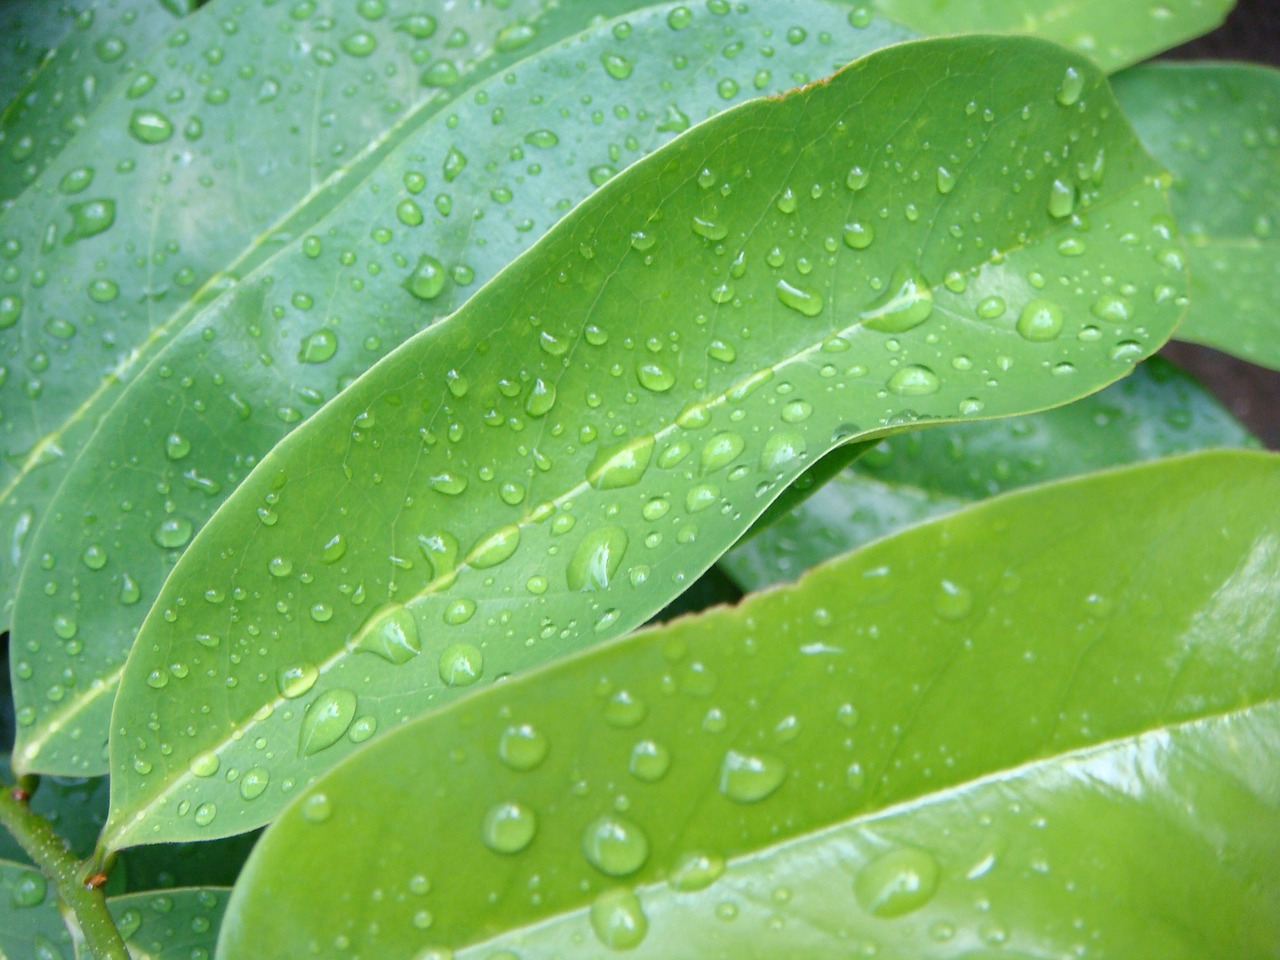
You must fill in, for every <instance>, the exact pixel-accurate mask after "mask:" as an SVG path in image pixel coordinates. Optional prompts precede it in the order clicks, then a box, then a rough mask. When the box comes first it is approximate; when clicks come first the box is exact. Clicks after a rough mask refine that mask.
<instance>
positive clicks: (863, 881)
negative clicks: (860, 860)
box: [853, 847, 938, 917]
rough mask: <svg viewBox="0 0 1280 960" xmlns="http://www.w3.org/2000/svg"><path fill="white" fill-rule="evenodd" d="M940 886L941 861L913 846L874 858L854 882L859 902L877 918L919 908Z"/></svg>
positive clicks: (899, 914)
mask: <svg viewBox="0 0 1280 960" xmlns="http://www.w3.org/2000/svg"><path fill="white" fill-rule="evenodd" d="M937 888H938V864H937V861H935V860H934V859H933V857H931V856H930V855H929V854H927V853H925V852H924V851H923V850H916V849H913V848H910V847H902V848H900V849H897V850H891V851H890V852H888V853H886V854H884V855H883V856H880V857H878V858H877V859H875V860H873V861H872V862H871V863H869V864H867V865H866V866H865V867H863V868H862V870H861V871H860V872H859V873H858V876H857V877H856V878H855V880H854V882H853V893H854V896H855V897H856V898H857V900H858V904H859V905H860V906H861V907H862V909H863V910H865V911H867V912H868V913H870V914H872V915H873V916H877V917H900V916H902V915H903V914H907V913H911V912H912V911H913V910H918V909H920V908H921V907H923V906H924V905H925V904H926V903H928V902H929V899H930V898H931V897H932V896H933V893H934V891H935V890H936V889H937Z"/></svg>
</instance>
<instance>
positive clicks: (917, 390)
mask: <svg viewBox="0 0 1280 960" xmlns="http://www.w3.org/2000/svg"><path fill="white" fill-rule="evenodd" d="M941 386H942V384H941V383H940V381H939V380H938V375H937V374H935V373H934V372H933V371H932V370H930V369H929V368H928V367H924V366H920V365H918V364H910V365H908V366H905V367H903V368H902V369H901V370H898V371H897V372H896V373H894V374H893V376H891V377H890V378H889V382H888V387H889V389H890V390H891V391H893V392H894V393H896V394H897V395H898V396H900V397H927V396H928V395H929V394H932V393H937V392H938V390H939V389H940V388H941Z"/></svg>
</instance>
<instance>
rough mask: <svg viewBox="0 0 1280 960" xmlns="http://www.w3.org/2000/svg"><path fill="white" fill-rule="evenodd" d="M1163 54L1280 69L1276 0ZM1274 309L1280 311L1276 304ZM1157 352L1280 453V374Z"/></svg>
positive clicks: (1242, 7)
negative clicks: (1191, 376) (1196, 380)
mask: <svg viewBox="0 0 1280 960" xmlns="http://www.w3.org/2000/svg"><path fill="white" fill-rule="evenodd" d="M1116 2H1118V3H1129V2H1132V0H1116ZM1164 56H1165V57H1166V58H1169V59H1177V60H1201V59H1204V58H1206V57H1210V58H1215V59H1219V60H1252V61H1253V62H1255V63H1265V64H1269V65H1270V66H1273V67H1280V0H1240V3H1239V4H1238V5H1237V7H1236V9H1235V10H1234V11H1233V12H1232V14H1231V16H1230V17H1228V18H1227V22H1226V23H1225V24H1223V25H1222V26H1221V27H1220V28H1219V29H1217V30H1215V31H1214V32H1213V33H1211V34H1209V35H1208V36H1205V37H1201V38H1200V39H1199V40H1193V41H1192V42H1191V43H1188V44H1185V45H1183V46H1181V47H1178V48H1177V49H1176V50H1171V51H1170V52H1169V53H1167V54H1165V55H1164ZM1276 269H1277V270H1280V264H1277V265H1276ZM1276 309H1277V310H1278V311H1280V304H1276ZM1161 353H1163V354H1164V356H1166V357H1168V358H1169V359H1170V360H1172V361H1173V362H1174V363H1176V364H1178V365H1179V366H1180V367H1182V368H1184V369H1186V370H1189V371H1191V373H1193V374H1195V375H1196V376H1197V377H1199V378H1200V379H1201V380H1203V381H1204V382H1205V383H1206V384H1207V385H1208V386H1209V387H1210V388H1211V389H1212V390H1213V391H1214V393H1216V394H1217V395H1218V396H1219V397H1221V398H1222V400H1223V402H1224V403H1226V405H1227V406H1228V407H1229V408H1230V409H1231V412H1232V413H1234V414H1235V415H1236V416H1237V417H1239V418H1240V419H1241V420H1243V421H1244V422H1245V423H1246V424H1247V425H1248V427H1249V429H1251V430H1252V431H1253V432H1254V433H1256V434H1257V435H1258V437H1259V438H1260V439H1261V440H1262V442H1263V443H1265V444H1266V445H1267V446H1268V447H1270V448H1272V449H1273V450H1277V449H1280V373H1276V372H1275V371H1273V370H1264V369H1263V368H1261V367H1255V366H1253V365H1252V364H1249V363H1245V362H1244V361H1243V360H1236V359H1235V358H1233V357H1228V356H1226V355H1225V354H1222V353H1218V352H1217V351H1216V350H1210V349H1209V348H1208V347H1200V346H1195V345H1194V344H1189V343H1173V344H1170V345H1169V346H1167V347H1165V348H1164V350H1162V351H1161Z"/></svg>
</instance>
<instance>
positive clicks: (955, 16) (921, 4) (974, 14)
mask: <svg viewBox="0 0 1280 960" xmlns="http://www.w3.org/2000/svg"><path fill="white" fill-rule="evenodd" d="M1234 6H1235V0H1124V2H1122V3H1115V2H1113V0H869V2H868V3H866V4H865V7H866V9H869V10H874V11H876V12H878V13H882V14H884V15H885V16H887V17H892V18H893V19H895V20H897V21H898V22H899V23H905V24H907V25H909V26H911V27H912V28H914V29H916V30H919V31H920V32H921V33H926V34H934V35H937V34H946V33H1022V34H1028V35H1030V36H1037V37H1043V38H1044V39H1046V40H1055V41H1057V42H1058V43H1061V44H1064V45H1066V46H1068V47H1071V48H1073V49H1075V50H1077V51H1078V52H1080V53H1083V54H1084V55H1085V56H1088V57H1092V58H1093V60H1094V61H1095V62H1096V63H1097V64H1098V65H1099V66H1101V67H1102V68H1103V69H1104V70H1107V71H1112V70H1118V69H1120V68H1121V67H1127V66H1129V65H1130V64H1133V63H1137V62H1138V61H1140V60H1145V59H1147V58H1148V57H1151V56H1154V55H1155V54H1157V53H1160V52H1161V51H1163V50H1168V49H1169V48H1171V47H1176V46H1177V45H1178V44H1180V43H1183V42H1184V41H1187V40H1190V39H1192V38H1193V37H1198V36H1200V35H1201V34H1204V33H1208V32H1209V31H1210V30H1212V29H1214V28H1215V27H1217V26H1218V25H1219V24H1221V23H1222V21H1223V20H1225V19H1226V16H1227V14H1228V13H1229V12H1230V11H1231V9H1232V8H1233V7H1234Z"/></svg>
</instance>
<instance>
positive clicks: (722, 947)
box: [218, 452, 1280, 960]
mask: <svg viewBox="0 0 1280 960" xmlns="http://www.w3.org/2000/svg"><path fill="white" fill-rule="evenodd" d="M1278 483H1280V457H1276V456H1272V455H1266V454H1260V453H1252V452H1250V453H1237V452H1231V453H1211V454H1201V455H1197V456H1192V457H1186V458H1180V459H1177V460H1167V461H1163V462H1160V463H1157V464H1153V465H1144V466H1141V467H1134V468H1129V469H1124V470H1117V471H1114V472H1111V473H1103V474H1092V475H1090V476H1087V477H1082V478H1078V479H1075V480H1069V481H1065V482H1061V483H1058V484H1054V485H1046V486H1041V487H1037V488H1034V489H1030V490H1026V491H1020V492H1018V493H1014V494H1010V495H1007V496H1004V497H1001V498H998V499H996V500H992V501H989V502H986V503H983V504H980V505H978V506H975V507H973V508H972V509H969V510H966V511H964V512H962V513H958V514H956V515H954V516H951V517H947V518H944V519H943V520H940V521H937V522H934V523H930V524H926V525H923V526H920V527H916V528H914V529H911V530H908V531H905V532H903V533H902V534H900V535H898V536H896V537H892V538H890V539H887V540H882V541H879V542H878V543H875V544H873V545H871V546H869V547H867V548H865V549H863V550H861V551H859V552H856V553H854V554H850V555H848V556H846V557H843V558H841V559H839V560H837V561H834V562H832V563H830V564H828V565H826V566H823V567H820V568H818V569H817V570H815V571H813V572H812V573H810V574H809V575H808V576H807V577H805V578H804V579H803V580H801V581H800V583H799V584H797V585H795V586H788V587H785V588H781V589H779V590H776V591H771V592H768V593H763V594H758V595H755V596H752V597H749V598H747V599H746V600H745V601H744V602H743V603H742V604H741V605H740V606H739V607H737V608H733V609H721V610H716V611H714V612H711V613H709V614H705V615H703V616H700V617H695V618H689V619H685V620H681V621H678V622H677V623H675V624H672V625H670V626H668V627H666V628H663V629H660V630H656V631H648V632H643V633H639V634H635V635H632V636H631V637H627V638H625V639H622V640H619V641H617V642H615V643H611V644H608V645H605V646H603V647H598V648H596V649H594V650H590V651H585V652H583V653H580V654H578V655H576V656H574V657H572V658H569V659H566V660H563V661H560V662H558V663H556V664H553V665H551V666H549V667H547V668H546V669H544V670H540V671H537V672H535V673H531V674H528V675H526V676H525V677H523V678H520V679H516V680H513V681H511V682H510V683H508V684H504V685H499V686H496V687H493V688H491V689H489V690H486V691H484V692H483V693H482V694H479V695H477V696H475V697H472V698H470V699H468V700H466V701H461V702H457V703H454V704H451V705H450V706H449V707H447V708H444V709H442V710H438V711H436V712H434V713H432V714H430V715H429V716H426V717H423V718H421V719H420V720H419V721H417V722H415V723H414V724H412V725H411V726H409V727H406V728H403V729H401V730H397V731H395V732H394V733H392V734H389V735H387V737H386V738H384V739H382V740H380V741H378V742H375V743H373V744H371V745H370V746H369V747H368V748H366V750H364V751H363V752H361V753H359V754H356V755H354V756H352V757H350V758H349V759H347V760H346V761H344V762H343V763H342V764H340V765H339V766H338V767H336V768H335V769H333V770H332V771H330V772H329V773H328V774H326V775H325V776H324V777H322V778H321V779H320V780H319V781H318V782H316V783H315V784H313V785H312V787H310V788H308V789H307V790H305V791H303V792H302V793H301V795H299V796H298V797H296V798H295V800H294V802H293V803H292V804H291V805H290V807H289V808H288V810H287V811H286V812H285V814H284V815H283V816H281V818H280V819H279V820H277V822H276V823H275V824H273V825H272V826H271V827H269V828H268V829H267V832H266V834H265V835H264V836H263V838H262V840H261V842H260V843H259V845H258V847H257V849H256V850H255V852H254V854H253V856H252V857H251V858H250V860H249V864H248V865H247V867H246V869H245V873H244V875H243V876H242V878H241V880H240V881H239V883H238V886H237V889H236V890H235V891H234V892H233V894H232V902H231V905H230V906H229V908H228V913H227V920H226V924H225V927H224V936H223V938H222V941H221V943H220V944H219V953H218V956H219V958H221V960H241V958H250V957H256V956H258V953H259V951H260V949H261V944H263V943H290V944H296V945H297V949H298V952H299V953H300V954H303V953H305V954H306V955H307V956H316V957H335V958H336V957H356V956H358V957H378V958H381V960H396V958H401V957H403V958H408V957H436V956H440V957H444V956H452V957H455V958H457V960H471V958H480V957H508V956H521V957H552V956H555V957H589V956H601V955H602V948H603V947H604V946H610V947H613V948H615V949H629V951H630V952H629V953H628V955H629V956H635V957H672V956H678V957H706V958H720V957H725V958H728V957H732V958H740V960H752V958H761V960H764V958H777V957H796V958H800V957H804V958H832V960H834V958H846V957H851V956H855V957H856V956H871V955H873V951H874V955H875V956H883V957H913V958H957V960H959V958H967V960H979V958H981V960H997V958H1001V957H1004V958H1010V957H1012V958H1016V960H1031V958H1045V960H1048V958H1057V957H1065V956H1075V955H1086V956H1091V957H1125V958H1128V960H1147V958H1151V960H1173V958H1177V960H1203V958H1206V957H1264V956H1273V955H1274V953H1275V950H1276V947H1277V946H1278V945H1280V776H1278V775H1277V770H1276V765H1275V763H1274V757H1275V753H1276V751H1277V749H1280V618H1278V617H1277V612H1276V607H1275V603H1274V585H1275V582H1276V578H1277V576H1280V548H1278V547H1277V545H1278V544H1280V503H1278V502H1277V500H1276V497H1275V490H1276V488H1277V484H1278ZM1047 519H1048V521H1049V522H1046V520H1047ZM373 797H376V798H377V803H376V804H371V803H370V798H373ZM333 864H341V869H340V870H332V869H330V866H331V865H333ZM460 864H465V865H466V866H465V869H460V868H459V865H460ZM431 947H436V948H438V949H439V952H438V953H433V952H431V949H430V948H431ZM448 949H452V950H453V951H454V952H453V953H448V952H447V950H448ZM504 950H506V951H511V952H510V953H504V952H502V951H504Z"/></svg>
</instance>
